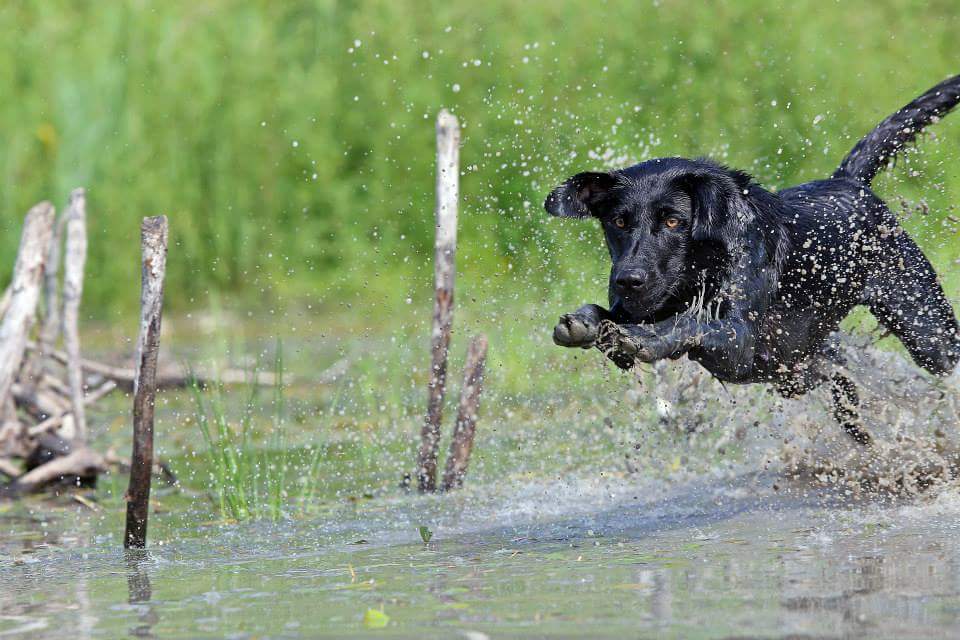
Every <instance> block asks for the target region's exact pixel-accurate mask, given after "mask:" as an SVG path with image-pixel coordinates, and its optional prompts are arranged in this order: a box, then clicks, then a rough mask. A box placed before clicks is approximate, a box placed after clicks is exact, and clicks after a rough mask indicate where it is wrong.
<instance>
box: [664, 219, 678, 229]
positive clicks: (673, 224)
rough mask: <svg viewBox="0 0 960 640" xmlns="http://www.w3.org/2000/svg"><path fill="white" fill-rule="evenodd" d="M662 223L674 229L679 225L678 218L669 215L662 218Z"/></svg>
mask: <svg viewBox="0 0 960 640" xmlns="http://www.w3.org/2000/svg"><path fill="white" fill-rule="evenodd" d="M663 224H665V225H667V229H676V228H677V227H679V226H680V218H678V217H677V216H670V217H668V218H665V219H664V221H663Z"/></svg>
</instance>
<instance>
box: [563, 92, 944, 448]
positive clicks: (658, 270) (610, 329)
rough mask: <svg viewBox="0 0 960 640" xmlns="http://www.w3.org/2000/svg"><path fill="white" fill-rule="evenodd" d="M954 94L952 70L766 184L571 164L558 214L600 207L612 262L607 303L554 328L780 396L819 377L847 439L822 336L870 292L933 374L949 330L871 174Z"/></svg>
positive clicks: (852, 398)
mask: <svg viewBox="0 0 960 640" xmlns="http://www.w3.org/2000/svg"><path fill="white" fill-rule="evenodd" d="M958 102H960V76H956V77H953V78H950V79H949V80H946V81H944V82H942V83H940V84H938V85H937V86H935V87H933V88H932V89H930V90H929V91H927V92H926V93H924V94H923V95H922V96H920V97H919V98H917V99H916V100H914V101H913V102H911V103H910V104H908V105H907V106H905V107H903V108H902V109H900V110H899V111H897V112H896V113H895V114H893V115H892V116H890V117H889V118H887V119H886V120H884V121H883V122H881V123H880V125H878V126H877V128H876V129H874V130H873V131H872V132H870V134H869V135H867V136H866V137H865V138H863V139H862V140H861V141H860V142H858V143H857V145H856V146H855V147H854V148H853V150H852V151H851V152H850V154H849V155H848V156H847V157H846V158H845V159H844V160H843V162H842V163H841V164H840V168H839V169H837V170H836V171H835V172H834V174H833V176H832V177H831V178H829V179H828V180H819V181H816V182H809V183H807V184H803V185H800V186H797V187H793V188H791V189H786V190H784V191H781V192H779V193H772V192H770V191H767V190H765V189H763V188H761V187H760V186H758V185H757V184H756V183H755V182H754V181H753V180H752V178H751V177H750V176H749V175H747V174H746V173H743V172H741V171H735V170H731V169H728V168H726V167H723V166H720V165H718V164H716V163H713V162H711V161H709V160H687V159H683V158H661V159H656V160H649V161H647V162H643V163H641V164H638V165H634V166H632V167H628V168H626V169H621V170H618V171H612V172H609V173H592V172H588V173H580V174H577V175H575V176H573V177H572V178H570V179H569V180H567V181H566V182H565V183H564V184H563V185H561V186H560V187H558V188H557V189H555V190H554V191H553V192H552V193H551V194H550V196H549V197H548V198H547V200H546V203H545V205H544V206H545V207H546V209H547V211H548V212H549V213H551V214H552V215H555V216H565V217H576V218H584V217H587V216H593V217H595V218H597V219H599V220H600V222H601V224H602V226H603V231H604V235H605V236H606V241H607V247H608V248H609V250H610V258H611V260H612V261H613V267H612V269H611V271H610V285H609V300H610V309H609V311H608V310H606V309H604V308H602V307H599V306H597V305H592V304H591V305H586V306H584V307H582V308H580V309H579V310H577V311H575V312H574V313H570V314H566V315H564V316H562V317H561V318H560V322H559V324H558V325H557V326H556V328H555V329H554V333H553V339H554V342H556V343H557V344H559V345H562V346H565V347H584V348H587V347H592V346H596V347H599V348H600V349H601V350H602V351H604V353H606V354H607V355H608V356H609V357H610V358H611V359H612V360H613V361H614V362H615V363H616V364H617V365H618V366H620V367H622V368H629V367H631V366H633V365H634V364H635V362H638V361H639V362H653V361H655V360H659V359H662V358H678V357H680V356H681V355H683V354H687V355H688V356H689V357H690V358H691V359H692V360H695V361H697V362H699V363H700V364H701V365H702V366H703V367H705V368H706V369H707V370H708V371H710V373H712V374H713V375H714V376H716V377H717V378H718V379H720V380H722V381H727V382H735V383H748V382H769V383H773V384H774V385H776V387H777V389H778V391H780V393H782V394H784V395H787V396H792V395H796V394H800V393H804V392H806V391H809V390H810V389H812V388H814V387H816V386H818V385H819V384H821V383H823V382H825V381H827V380H830V381H831V382H832V387H831V391H832V394H833V398H834V405H835V408H834V415H835V417H836V418H837V420H838V421H839V422H840V423H841V424H842V425H843V426H844V428H845V429H846V430H847V432H848V433H850V435H851V436H852V437H853V438H854V439H856V440H857V441H858V442H862V443H866V442H868V441H869V439H870V437H869V435H868V434H867V433H866V432H865V431H864V430H863V429H862V428H861V427H860V426H859V425H858V420H857V412H856V405H857V404H858V399H857V394H856V390H855V388H854V386H853V384H852V383H850V381H849V380H848V379H846V378H844V377H843V376H840V375H839V374H833V375H832V376H831V375H828V374H827V373H826V372H825V371H824V369H825V368H824V367H822V364H823V362H824V361H825V360H827V361H829V360H835V359H836V358H835V355H836V354H835V353H831V352H832V349H831V348H830V343H829V342H828V337H829V336H830V334H831V333H833V332H834V331H836V329H837V327H838V325H839V324H840V322H841V321H842V320H843V319H844V318H845V317H846V315H847V314H848V313H849V312H850V310H851V309H853V307H855V306H857V305H867V306H868V307H869V308H870V311H871V312H872V313H873V315H874V316H875V317H876V318H877V320H879V322H880V323H881V324H882V325H883V326H884V327H886V329H888V330H889V331H890V332H892V333H893V334H894V335H896V336H897V337H898V338H899V339H900V341H901V342H902V343H903V344H904V346H905V347H906V348H907V350H908V351H909V352H910V355H911V356H912V357H913V359H914V360H915V361H916V362H917V364H919V365H921V366H922V367H924V368H925V369H927V370H928V371H930V372H931V373H934V374H939V375H942V374H947V373H949V372H951V371H952V370H953V369H954V367H955V365H956V364H957V361H958V359H960V335H958V328H957V321H956V319H955V317H954V314H953V309H952V308H951V307H950V304H949V303H948V302H947V300H946V297H945V296H944V293H943V290H942V288H941V287H940V284H939V282H938V280H937V276H936V274H935V273H934V271H933V268H932V267H931V266H930V263H929V261H927V259H926V258H925V257H924V255H923V253H922V252H921V251H920V249H919V248H918V247H917V245H916V244H915V243H914V242H913V240H912V239H911V238H910V237H909V236H908V235H907V234H906V233H905V232H904V230H903V229H902V227H900V225H899V224H898V221H897V218H896V217H895V216H894V215H893V213H891V211H890V210H889V209H888V208H887V206H886V205H885V204H884V202H883V201H882V200H880V198H878V197H877V196H876V195H875V194H874V193H873V192H872V191H871V190H870V182H871V180H872V179H873V177H874V176H875V175H876V174H877V173H878V172H879V171H880V170H881V169H882V168H884V167H885V166H887V165H888V164H890V163H892V162H893V161H894V159H895V157H896V155H897V153H899V152H900V151H901V150H902V149H903V148H904V146H905V145H907V144H909V143H910V142H912V141H913V140H914V139H915V138H916V136H917V134H918V133H919V132H920V130H921V129H923V127H925V126H926V125H928V124H930V123H932V122H934V121H936V120H937V119H939V118H940V117H941V116H943V115H944V114H946V113H947V112H948V111H949V110H950V109H952V108H953V107H954V105H956V104H957V103H958Z"/></svg>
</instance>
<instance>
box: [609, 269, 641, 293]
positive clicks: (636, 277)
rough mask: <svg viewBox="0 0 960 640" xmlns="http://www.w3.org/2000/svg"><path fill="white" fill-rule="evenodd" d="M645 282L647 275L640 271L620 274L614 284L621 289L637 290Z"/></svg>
mask: <svg viewBox="0 0 960 640" xmlns="http://www.w3.org/2000/svg"><path fill="white" fill-rule="evenodd" d="M646 281H647V274H645V273H643V272H642V271H627V272H625V273H621V274H620V275H618V276H617V279H616V280H614V283H615V284H616V285H617V286H618V287H620V288H621V289H638V288H640V287H642V286H643V283H644V282H646Z"/></svg>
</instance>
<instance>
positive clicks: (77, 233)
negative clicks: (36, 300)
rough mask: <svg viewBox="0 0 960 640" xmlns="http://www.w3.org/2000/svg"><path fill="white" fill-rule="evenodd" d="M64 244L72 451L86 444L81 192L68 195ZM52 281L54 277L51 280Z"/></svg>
mask: <svg viewBox="0 0 960 640" xmlns="http://www.w3.org/2000/svg"><path fill="white" fill-rule="evenodd" d="M66 232H67V242H66V249H65V252H64V259H63V345H64V347H65V350H66V352H67V382H68V383H69V385H70V404H71V406H72V407H73V424H74V428H75V429H76V436H75V437H74V439H73V444H74V446H75V447H78V448H79V447H83V446H84V445H85V444H86V442H87V417H86V415H87V412H86V411H85V410H84V403H83V371H82V370H81V369H80V330H79V318H80V297H81V295H82V294H83V269H84V265H85V264H86V261H87V204H86V194H85V192H84V190H83V189H74V190H73V191H72V192H71V193H70V204H69V208H68V210H67V213H66ZM54 277H56V276H54Z"/></svg>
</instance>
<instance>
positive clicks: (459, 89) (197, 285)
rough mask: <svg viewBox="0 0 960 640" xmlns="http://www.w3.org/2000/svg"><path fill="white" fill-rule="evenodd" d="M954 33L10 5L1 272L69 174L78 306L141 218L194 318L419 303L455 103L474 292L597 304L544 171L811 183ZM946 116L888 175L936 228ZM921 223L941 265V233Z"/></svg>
mask: <svg viewBox="0 0 960 640" xmlns="http://www.w3.org/2000/svg"><path fill="white" fill-rule="evenodd" d="M958 32H960V12H958V11H957V6H956V3H955V1H953V0H939V1H933V2H919V1H916V2H914V1H907V0H889V1H886V2H876V1H873V0H853V1H850V2H844V3H824V2H782V3H781V2H768V1H761V0H738V1H736V2H733V1H728V2H710V3H704V2H693V1H682V0H662V1H654V2H650V1H644V2H636V1H632V0H631V1H623V2H621V1H613V0H611V1H609V2H595V1H593V2H572V1H563V0H560V1H558V0H549V1H547V0H530V1H527V2H523V3H519V2H512V1H510V0H490V1H488V2H482V3H481V2H464V1H462V0H456V1H447V2H436V3H432V2H409V1H408V2H397V1H387V0H363V1H356V0H354V1H346V0H344V1H335V0H285V1H284V2H272V1H268V0H249V1H239V0H193V1H192V2H183V1H181V0H164V1H162V2H161V1H150V0H116V1H111V2H93V1H82V0H79V1H75V0H70V1H67V0H8V1H7V2H4V3H3V4H2V6H0V94H2V96H3V100H2V101H0V141H2V145H0V225H2V229H3V233H2V235H0V267H2V269H0V284H4V283H5V282H6V280H7V279H8V278H9V268H10V265H11V264H12V260H13V256H14V252H15V249H16V245H17V241H18V234H19V228H20V223H21V221H22V216H23V214H24V213H25V211H26V210H27V208H28V207H29V206H30V205H31V204H32V203H34V202H36V201H38V200H41V199H47V198H49V199H53V200H54V201H55V202H56V203H58V204H59V205H61V206H62V204H63V202H64V201H65V199H66V196H67V193H68V191H69V190H70V189H71V188H72V187H74V186H77V185H85V186H86V187H87V188H88V189H89V205H88V207H89V215H90V217H91V220H90V229H91V236H92V237H91V244H90V252H91V255H90V262H89V273H90V277H89V278H88V280H87V286H86V291H85V295H86V298H85V309H86V311H87V313H88V314H90V315H93V316H100V317H104V316H107V317H109V315H110V314H111V313H113V312H120V311H127V310H129V309H131V308H132V307H134V306H135V305H136V302H137V299H138V294H137V286H138V284H137V280H138V271H139V270H138V266H137V265H138V253H139V245H138V242H137V234H138V224H139V220H140V218H141V216H144V215H154V214H158V213H165V214H168V215H169V216H170V218H171V225H172V237H173V243H172V246H171V249H170V254H171V255H170V260H169V269H170V272H169V285H168V297H169V301H170V303H171V304H173V305H175V306H176V307H178V308H180V309H182V310H187V309H191V308H195V307H199V306H206V305H208V304H209V303H211V301H212V302H214V303H216V304H226V302H225V301H227V300H229V301H230V304H231V306H233V305H237V306H240V305H243V304H246V305H250V304H254V303H256V304H259V305H261V306H262V307H263V308H268V307H272V306H273V305H277V306H285V305H290V304H292V303H297V304H301V303H305V304H309V305H310V306H311V307H313V308H315V309H316V308H321V309H322V308H327V307H333V306H335V305H338V304H344V305H345V304H353V305H362V306H363V307H365V308H367V309H368V310H369V309H370V308H374V307H375V308H379V309H382V310H384V313H387V312H388V310H390V309H396V308H402V305H403V304H404V303H405V302H411V301H417V303H418V304H420V303H426V301H427V300H428V299H429V290H430V285H431V280H432V267H431V266H430V260H429V258H430V253H431V247H432V232H433V221H432V205H433V166H432V163H433V119H434V116H435V114H436V112H437V110H438V109H439V108H441V107H448V108H450V109H452V110H453V111H454V112H455V113H456V114H457V115H458V116H459V117H460V118H461V120H462V122H463V124H464V126H465V130H464V146H463V151H462V159H463V171H464V176H463V181H462V192H463V200H464V207H463V213H462V222H461V230H460V237H461V245H460V247H461V249H460V250H461V253H460V267H459V268H460V273H461V279H462V282H464V283H465V284H464V286H465V287H467V292H468V293H467V295H468V296H479V295H483V296H486V297H487V299H491V300H496V301H498V302H503V303H506V302H509V300H511V299H514V298H516V299H518V300H524V301H530V302H536V301H537V300H538V299H541V298H543V297H544V296H554V295H561V294H562V296H563V297H564V299H565V300H566V299H569V300H570V303H571V304H576V305H578V304H580V303H581V302H583V301H584V300H585V299H587V298H590V299H598V298H599V299H602V297H603V293H604V281H605V273H604V265H603V259H604V251H603V249H602V246H601V245H600V244H599V234H598V233H596V231H595V230H594V229H592V227H591V226H590V223H584V222H580V223H577V222H564V223H560V222H558V221H554V220H549V219H547V217H546V216H545V215H544V214H543V212H542V208H541V202H542V199H543V197H544V195H545V194H546V192H547V191H548V189H549V188H550V187H551V186H552V185H553V184H554V183H555V182H556V181H558V180H559V179H562V178H563V177H565V176H566V175H568V174H569V173H572V172H575V171H578V170H584V169H588V168H596V167H598V166H606V165H616V164H626V163H628V162H633V161H636V160H641V159H644V158H647V157H651V156H658V155H688V156H695V155H702V154H707V155H711V156H713V157H716V158H718V159H720V160H721V161H723V162H726V163H729V164H730V165H733V166H737V167H740V168H744V169H747V170H749V171H751V172H753V173H754V174H755V175H756V176H757V177H758V179H759V180H760V181H761V182H762V183H764V184H766V185H770V186H774V185H781V186H782V185H788V184H792V183H795V182H798V181H803V180H807V179H814V178H818V177H823V176H825V175H826V174H827V173H828V172H830V171H831V170H832V169H833V168H834V167H835V166H836V165H837V163H838V162H839V160H840V159H841V158H842V156H843V155H844V153H846V151H847V150H848V148H849V147H850V146H851V145H852V144H853V142H854V141H855V139H856V138H858V137H859V136H860V135H862V134H863V133H865V132H866V131H867V130H869V129H870V128H871V127H872V126H873V125H874V124H875V123H876V122H877V121H878V120H879V119H880V118H882V117H883V116H885V115H887V114H888V113H890V112H892V111H893V110H894V109H896V108H897V107H899V106H901V105H902V104H903V103H905V102H906V101H908V100H910V99H912V98H913V97H914V96H915V95H916V94H918V93H919V92H920V91H922V90H924V89H926V88H927V87H929V86H931V85H932V84H934V83H935V82H938V81H939V80H941V79H943V78H944V77H945V76H947V75H950V74H954V73H957V72H960V66H958V59H957V56H956V52H957V49H956V42H957V39H956V34H957V33H958ZM958 121H960V116H954V121H952V122H951V121H950V120H948V121H947V122H945V123H942V124H939V125H937V126H936V127H935V128H934V133H935V134H936V135H937V138H938V140H939V141H940V143H938V142H932V141H929V140H928V141H927V142H925V143H924V144H923V145H922V150H921V152H920V153H918V154H915V156H914V158H915V160H914V162H913V163H912V164H911V165H910V166H909V167H906V168H904V165H903V164H901V166H900V168H898V170H897V171H896V172H895V173H894V174H893V178H892V179H891V178H885V179H884V181H883V182H882V185H881V187H882V190H883V192H884V194H885V195H887V196H893V195H894V194H901V195H903V196H905V197H907V198H908V199H911V200H915V199H917V198H919V197H921V196H922V197H926V198H927V199H928V201H929V202H930V204H931V206H932V208H933V211H934V212H935V213H934V214H933V217H932V218H926V219H924V220H928V219H934V220H939V219H940V218H938V217H937V216H940V215H943V212H944V209H945V207H946V206H947V204H948V203H949V202H951V201H952V200H956V197H955V196H956V194H957V193H958V191H960V177H958V171H960V157H958V155H957V153H956V152H955V149H956V148H957V143H958V141H960V122H958ZM911 224H913V225H914V230H921V231H922V229H920V228H921V227H924V226H925V223H924V222H923V220H921V221H919V222H911ZM926 227H927V228H928V229H929V230H930V233H921V236H922V238H923V243H924V247H925V248H926V249H927V250H928V251H930V252H931V253H933V254H934V255H935V256H936V259H935V262H937V263H938V266H939V267H941V269H943V268H944V266H945V265H948V264H949V263H950V261H951V260H952V259H953V258H954V257H955V253H956V249H954V248H953V246H952V245H954V244H956V235H955V233H947V232H945V231H943V230H942V229H941V227H940V225H939V224H926ZM563 292H566V293H563ZM212 298H213V299H212ZM211 299H212V300H211Z"/></svg>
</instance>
